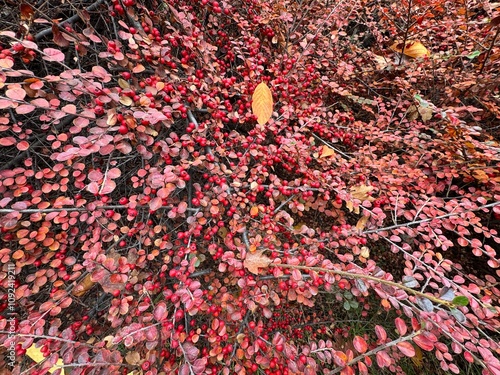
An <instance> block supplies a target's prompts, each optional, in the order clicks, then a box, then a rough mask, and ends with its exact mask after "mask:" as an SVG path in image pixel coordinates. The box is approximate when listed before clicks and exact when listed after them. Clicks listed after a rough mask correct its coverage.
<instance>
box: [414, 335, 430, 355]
mask: <svg viewBox="0 0 500 375" xmlns="http://www.w3.org/2000/svg"><path fill="white" fill-rule="evenodd" d="M413 342H414V343H415V344H417V345H418V346H420V347H421V348H422V349H423V350H426V351H428V352H429V351H431V350H432V349H434V343H433V342H432V341H431V340H429V339H428V338H427V337H425V336H424V335H418V336H415V337H414V338H413Z"/></svg>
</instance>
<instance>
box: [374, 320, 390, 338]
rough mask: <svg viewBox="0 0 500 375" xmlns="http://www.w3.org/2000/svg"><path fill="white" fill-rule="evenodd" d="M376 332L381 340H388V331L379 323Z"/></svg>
mask: <svg viewBox="0 0 500 375" xmlns="http://www.w3.org/2000/svg"><path fill="white" fill-rule="evenodd" d="M375 334H376V335H377V337H378V339H379V341H381V342H385V340H387V332H385V329H384V328H383V327H382V326H380V325H378V324H377V325H376V326H375Z"/></svg>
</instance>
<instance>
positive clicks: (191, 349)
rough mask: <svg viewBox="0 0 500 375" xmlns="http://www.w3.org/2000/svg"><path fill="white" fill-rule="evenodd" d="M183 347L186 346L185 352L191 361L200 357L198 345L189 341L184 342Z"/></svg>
mask: <svg viewBox="0 0 500 375" xmlns="http://www.w3.org/2000/svg"><path fill="white" fill-rule="evenodd" d="M182 347H183V348H184V353H186V354H185V355H186V357H187V359H188V360H189V362H193V361H194V360H195V359H196V358H198V354H200V350H199V349H198V348H197V347H196V346H194V345H193V344H191V343H189V342H185V343H184V344H182Z"/></svg>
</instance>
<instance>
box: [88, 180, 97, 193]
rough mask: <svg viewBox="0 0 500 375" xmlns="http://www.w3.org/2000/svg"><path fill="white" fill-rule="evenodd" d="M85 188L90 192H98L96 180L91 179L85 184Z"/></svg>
mask: <svg viewBox="0 0 500 375" xmlns="http://www.w3.org/2000/svg"><path fill="white" fill-rule="evenodd" d="M87 190H88V191H89V192H90V193H92V194H98V193H99V185H98V184H97V182H95V181H93V182H91V183H90V184H89V185H88V186H87Z"/></svg>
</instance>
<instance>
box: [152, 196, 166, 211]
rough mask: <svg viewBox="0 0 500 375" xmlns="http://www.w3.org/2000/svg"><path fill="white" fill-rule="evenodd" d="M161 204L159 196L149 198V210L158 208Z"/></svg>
mask: <svg viewBox="0 0 500 375" xmlns="http://www.w3.org/2000/svg"><path fill="white" fill-rule="evenodd" d="M162 204H163V200H162V199H161V198H159V197H154V198H153V199H151V201H150V202H149V209H150V210H151V211H156V210H157V209H159V208H160V207H161V206H162Z"/></svg>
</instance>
